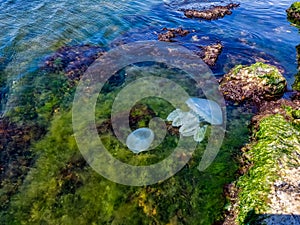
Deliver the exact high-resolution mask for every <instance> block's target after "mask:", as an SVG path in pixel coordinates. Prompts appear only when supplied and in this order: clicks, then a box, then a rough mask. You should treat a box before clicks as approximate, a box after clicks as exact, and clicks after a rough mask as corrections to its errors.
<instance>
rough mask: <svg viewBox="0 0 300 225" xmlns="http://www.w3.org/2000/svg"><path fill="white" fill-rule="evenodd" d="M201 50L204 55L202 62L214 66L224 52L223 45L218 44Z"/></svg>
mask: <svg viewBox="0 0 300 225" xmlns="http://www.w3.org/2000/svg"><path fill="white" fill-rule="evenodd" d="M201 48H202V49H203V53H202V55H201V58H202V60H203V61H204V62H205V63H206V64H207V65H209V66H214V65H215V64H216V62H217V60H218V57H219V55H220V54H221V52H222V49H223V45H222V44H221V43H216V44H212V45H208V46H204V47H201Z"/></svg>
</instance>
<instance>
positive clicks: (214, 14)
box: [184, 3, 239, 20]
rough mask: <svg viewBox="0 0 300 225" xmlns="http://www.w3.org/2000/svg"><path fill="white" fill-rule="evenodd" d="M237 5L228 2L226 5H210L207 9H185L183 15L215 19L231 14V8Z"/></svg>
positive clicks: (237, 5)
mask: <svg viewBox="0 0 300 225" xmlns="http://www.w3.org/2000/svg"><path fill="white" fill-rule="evenodd" d="M237 7H239V4H235V3H230V4H228V5H226V6H212V7H211V8H209V9H204V10H196V9H186V10H184V15H185V16H186V17H188V18H199V19H204V20H216V19H219V18H223V17H224V16H226V15H231V14H232V11H231V10H232V9H234V8H237Z"/></svg>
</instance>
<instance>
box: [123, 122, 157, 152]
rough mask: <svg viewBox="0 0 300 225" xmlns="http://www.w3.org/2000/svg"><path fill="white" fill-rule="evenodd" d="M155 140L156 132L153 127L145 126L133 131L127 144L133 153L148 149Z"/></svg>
mask: <svg viewBox="0 0 300 225" xmlns="http://www.w3.org/2000/svg"><path fill="white" fill-rule="evenodd" d="M153 140H154V133H153V131H152V130H151V129H149V128H146V127H143V128H139V129H137V130H135V131H133V132H131V133H130V134H129V135H128V137H127V139H126V145H127V147H128V148H129V149H130V150H131V151H132V152H133V153H136V154H137V153H140V152H142V151H147V150H148V149H149V147H150V145H151V144H152V142H153Z"/></svg>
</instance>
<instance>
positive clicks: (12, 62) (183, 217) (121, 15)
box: [0, 0, 300, 224]
mask: <svg viewBox="0 0 300 225" xmlns="http://www.w3.org/2000/svg"><path fill="white" fill-rule="evenodd" d="M227 2H229V1H222V2H219V1H214V0H210V1H209V0H207V1H197V0H184V1H183V0H182V1H181V0H178V1H176V0H165V1H159V0H149V1H141V0H134V1H124V0H123V1H115V0H101V1H96V0H87V1H75V0H69V1H65V0H58V1H50V0H43V1H37V0H33V1H24V0H11V1H5V0H0V33H1V35H0V76H1V79H0V81H1V80H2V81H3V83H2V84H1V83H0V84H1V85H0V88H1V90H0V91H1V92H0V103H1V104H0V110H1V111H0V112H1V113H0V114H1V115H4V114H8V115H9V112H10V110H11V109H14V108H16V107H21V108H22V105H20V104H24V102H25V100H26V99H25V100H24V97H23V96H24V95H26V93H27V92H28V91H29V92H30V91H31V90H39V91H40V94H41V96H42V95H43V93H44V94H45V93H46V94H48V91H49V90H48V89H47V88H48V87H47V84H48V82H50V81H49V79H47V78H43V77H42V76H40V77H39V76H38V75H37V76H35V74H39V73H38V72H37V71H38V70H39V67H40V66H41V65H42V64H43V61H44V60H45V58H46V57H47V56H49V55H50V54H51V53H53V52H55V51H56V50H57V49H58V48H59V47H62V46H65V45H70V46H72V45H82V44H91V45H97V46H102V47H104V48H106V49H111V48H113V47H114V46H117V45H119V43H121V42H123V43H124V42H125V43H129V42H134V41H143V40H157V33H158V32H160V31H161V30H162V29H163V28H164V27H168V28H177V27H182V28H184V29H188V30H194V32H193V33H192V34H190V35H188V36H187V37H184V38H182V39H181V44H184V43H183V42H186V43H189V42H190V41H191V39H192V38H193V40H199V44H202V43H205V44H207V43H213V42H216V41H220V42H221V43H222V44H223V46H224V49H223V52H222V54H221V55H220V57H219V60H218V61H217V65H216V66H215V67H214V68H212V71H213V73H214V74H215V76H216V77H217V78H219V77H221V76H222V75H223V74H224V73H226V72H227V71H228V70H229V69H230V68H232V67H233V66H234V65H236V64H240V63H242V64H248V63H252V62H254V61H255V60H261V59H263V60H268V61H270V62H271V63H273V64H276V65H280V67H281V68H282V69H283V70H284V76H285V77H286V79H287V81H288V88H289V89H291V85H292V83H293V81H294V74H295V73H296V72H297V62H296V49H295V47H296V45H298V44H299V43H300V37H299V31H298V29H297V28H296V27H294V26H292V25H291V24H290V23H289V22H288V21H287V19H286V12H285V10H286V9H287V8H288V7H289V6H290V5H291V4H292V2H293V1H287V0H284V1H280V2H278V1H275V0H272V1H249V0H245V1H242V2H240V3H241V5H240V7H238V8H236V9H234V10H233V13H232V15H230V16H225V17H224V18H222V19H219V20H215V21H200V20H198V19H188V18H186V17H185V16H184V15H183V13H182V11H181V10H182V9H185V8H189V7H193V8H201V7H207V6H209V5H211V4H219V3H220V4H226V3H227ZM126 70H127V71H131V73H132V74H133V77H135V76H136V77H138V76H139V74H141V73H146V74H147V73H149V74H150V75H151V74H153V73H155V71H156V72H157V71H158V72H161V68H155V66H154V67H150V68H149V69H148V71H147V69H146V71H145V70H143V69H142V68H140V67H138V66H137V67H133V68H127V69H126ZM173 73H174V71H173V72H172V71H171V72H170V74H171V75H172V76H174V77H176V75H173ZM28 77H29V78H28ZM26 78H28V80H29V81H28V80H26ZM52 79H54V78H52ZM24 80H26V81H24ZM51 82H53V81H51ZM180 82H183V83H184V82H187V84H186V85H189V83H188V82H189V81H184V79H183V80H182V81H180ZM119 88H120V86H117V87H116V91H119V90H118V89H119ZM59 90H60V89H59ZM62 90H64V89H62ZM108 90H110V89H109V88H108ZM111 90H113V91H112V92H111V93H109V94H107V95H105V94H103V95H101V97H102V98H103V101H104V103H105V102H108V103H107V104H103V108H100V109H98V111H96V116H97V118H98V120H99V121H98V122H99V123H101V122H103V121H106V120H107V118H108V114H109V112H110V110H109V109H108V107H109V106H111V105H110V104H111V99H112V98H113V97H114V96H115V93H114V90H115V89H111ZM190 91H191V93H192V94H195V93H193V91H192V90H190ZM24 93H25V94H24ZM41 98H42V97H41ZM44 98H45V97H43V99H44ZM20 99H21V100H20ZM19 100H20V101H19ZM106 100H107V101H106ZM26 101H27V102H26V104H27V103H28V104H29V105H30V104H33V103H32V102H30V99H27V100H26ZM71 101H72V99H71V100H70V99H69V100H68V103H67V104H70V102H71ZM99 101H100V100H99ZM21 102H22V103H21ZM146 104H149V105H151V104H152V106H153V108H155V109H157V111H159V109H160V110H161V111H162V113H161V114H162V115H163V116H165V117H166V116H167V109H168V110H172V108H170V106H168V107H166V108H164V107H162V105H163V103H162V102H160V101H156V102H155V101H154V100H151V99H150V100H149V101H148V102H146ZM24 108H26V107H24ZM143 110H144V109H143ZM147 110H148V109H147ZM147 110H146V112H147V113H149V114H151V113H152V112H151V113H150V111H151V110H148V111H147ZM138 113H139V111H137V114H138ZM227 113H228V115H229V117H230V120H229V121H228V127H227V133H226V138H225V140H224V143H223V146H222V148H221V151H220V153H219V155H218V157H217V158H216V160H215V162H214V164H213V165H212V166H211V167H209V168H210V169H208V170H207V171H205V172H203V173H199V171H198V170H197V169H196V167H197V165H198V162H199V160H200V159H201V154H202V152H203V148H204V147H203V146H204V145H205V143H206V142H205V141H204V142H203V143H201V144H200V145H199V146H198V147H197V151H198V153H197V154H196V155H195V157H192V159H191V161H190V162H189V165H187V166H186V167H184V169H183V170H182V171H180V172H179V173H178V174H177V175H176V176H174V177H172V178H170V179H169V180H167V181H165V182H163V183H162V184H157V185H153V186H147V187H139V188H137V187H124V186H123V185H118V184H115V183H113V182H110V181H108V180H106V179H104V178H103V177H101V176H100V175H98V174H96V173H95V172H93V170H92V169H91V168H89V167H88V166H86V165H85V164H84V163H82V164H83V165H82V164H80V163H78V162H81V161H80V159H78V158H80V157H79V155H80V154H78V150H77V148H76V147H74V146H75V141H74V140H73V139H72V138H73V137H72V127H71V125H70V122H71V119H70V118H71V117H70V114H69V113H68V112H66V113H65V114H63V115H61V116H56V117H55V118H54V119H53V121H54V122H51V123H50V122H49V121H48V123H47V125H45V126H46V127H47V128H48V129H49V130H50V132H48V136H46V137H45V138H43V140H42V141H41V142H39V143H37V144H36V145H35V146H33V147H32V152H34V153H33V155H34V156H35V159H36V161H35V164H33V169H32V170H31V171H30V172H29V175H28V176H27V177H26V178H25V182H24V184H23V185H20V183H22V181H23V180H22V181H19V183H18V185H19V186H20V189H18V190H19V193H18V194H15V193H13V194H7V193H10V189H9V188H10V186H9V185H8V186H5V185H6V183H7V182H6V181H5V182H6V183H5V182H3V183H2V181H1V183H2V186H1V198H2V199H6V197H5V198H4V197H3V196H6V195H8V196H9V198H8V199H9V200H7V201H6V200H5V201H2V200H1V204H2V203H3V202H5V204H4V203H3V206H2V207H1V211H2V212H1V218H2V219H0V223H4V224H20V223H21V222H22V223H24V224H74V223H75V224H212V223H213V222H214V221H218V220H222V215H223V214H222V210H223V209H224V207H225V206H226V201H225V198H224V196H223V195H222V192H223V185H224V184H226V183H229V182H231V181H232V180H234V177H235V171H236V169H237V162H236V161H235V158H234V157H235V156H236V154H238V153H237V152H238V150H239V148H240V147H241V146H242V145H243V144H244V143H245V142H246V141H247V139H248V129H247V125H248V123H249V118H250V116H251V113H249V112H247V110H245V109H243V108H230V107H228V109H227ZM158 114H159V113H158ZM50 120H52V118H51V119H50ZM19 122H20V121H19ZM30 122H31V123H35V122H36V123H40V121H39V118H33V119H32V118H31V119H30ZM22 123H26V120H24V121H23V120H21V124H22ZM104 124H105V123H104ZM139 125H140V126H143V124H135V125H134V126H139ZM106 131H107V130H105V132H106ZM105 132H104V133H105ZM99 133H101V132H99ZM108 133H109V132H108ZM236 137H239V138H236ZM101 138H102V140H103V142H104V143H105V146H107V147H108V148H109V146H113V147H112V149H111V151H110V152H111V154H113V155H114V156H115V157H116V158H118V159H120V160H123V161H124V162H128V163H129V164H130V163H131V164H133V165H140V164H141V165H144V164H149V163H150V164H151V163H153V162H157V161H160V160H162V159H163V158H164V157H167V156H168V155H169V154H170V152H171V150H172V148H173V147H174V145H175V144H176V141H177V139H176V138H174V136H168V137H167V140H166V141H164V142H163V145H162V146H160V147H158V150H157V153H159V154H161V155H160V156H157V155H156V153H155V152H150V153H149V152H147V153H145V154H141V155H138V156H134V155H132V153H130V152H128V151H126V150H125V147H124V146H122V145H121V144H120V143H118V142H117V140H116V139H115V138H112V137H111V134H106V133H105V134H103V136H102V137H101ZM20 148H22V146H20ZM37 156H39V157H37ZM181 157H183V156H181ZM77 164H80V166H77V167H76V165H77ZM69 165H70V166H69ZM68 166H69V167H68ZM66 168H69V170H70V171H71V172H69V174H67V175H66V174H65V173H67V172H66V171H68V170H67V169H66ZM70 168H71V169H70ZM11 182H12V183H13V182H14V181H13V180H12V181H11ZM8 183H9V182H8Z"/></svg>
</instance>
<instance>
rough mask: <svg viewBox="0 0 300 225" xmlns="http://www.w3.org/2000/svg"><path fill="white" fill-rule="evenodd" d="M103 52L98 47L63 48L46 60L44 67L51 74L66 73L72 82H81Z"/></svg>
mask: <svg viewBox="0 0 300 225" xmlns="http://www.w3.org/2000/svg"><path fill="white" fill-rule="evenodd" d="M103 52H104V50H103V48H101V47H98V46H91V45H79V46H63V47H61V48H59V49H58V50H57V51H56V52H55V53H54V54H52V55H51V56H49V57H48V58H46V61H45V63H44V65H43V66H42V67H43V69H45V70H46V71H50V72H64V73H65V75H66V76H67V77H68V78H70V79H71V80H79V79H80V77H81V76H82V75H83V73H84V72H85V71H86V69H87V68H88V67H89V65H91V64H92V63H93V62H94V61H95V60H96V59H97V58H98V57H99V56H101V55H102V54H103Z"/></svg>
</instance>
